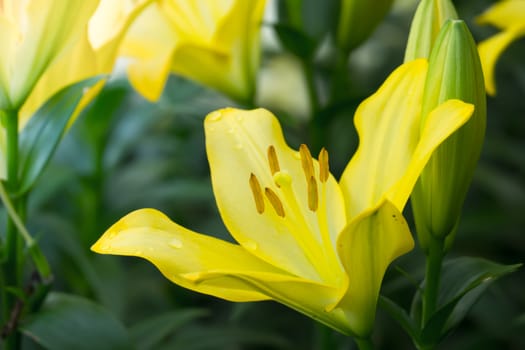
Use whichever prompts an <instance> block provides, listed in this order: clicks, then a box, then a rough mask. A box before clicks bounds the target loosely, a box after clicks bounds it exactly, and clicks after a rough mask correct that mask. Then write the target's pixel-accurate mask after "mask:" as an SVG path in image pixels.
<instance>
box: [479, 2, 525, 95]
mask: <svg viewBox="0 0 525 350" xmlns="http://www.w3.org/2000/svg"><path fill="white" fill-rule="evenodd" d="M477 22H478V23H479V24H490V25H493V26H495V27H497V28H499V29H501V30H502V32H501V33H498V34H496V35H494V36H492V37H491V38H489V39H487V40H485V41H482V42H481V43H480V44H479V46H478V50H479V55H480V58H481V64H482V66H483V73H484V75H485V87H486V89H487V93H489V94H490V95H495V94H496V84H495V80H494V70H495V66H496V62H497V60H498V58H499V57H500V56H501V54H502V53H503V51H504V50H505V49H506V48H507V47H508V46H509V45H510V44H511V43H512V42H513V41H514V40H516V39H517V38H519V37H521V36H524V35H525V0H506V1H501V2H499V3H497V4H496V5H494V6H492V7H491V8H489V9H488V10H487V11H486V12H485V13H483V14H482V15H480V16H479V17H478V18H477Z"/></svg>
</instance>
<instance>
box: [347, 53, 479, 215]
mask: <svg viewBox="0 0 525 350" xmlns="http://www.w3.org/2000/svg"><path fill="white" fill-rule="evenodd" d="M426 72H427V62H426V61H425V60H416V61H413V62H409V63H406V64H404V65H402V66H400V67H399V68H398V69H396V70H395V71H394V72H393V73H392V74H391V75H390V76H389V77H388V79H387V80H386V81H385V83H384V84H383V85H382V86H381V87H380V88H379V90H378V91H377V92H376V93H375V94H374V95H372V96H371V97H370V98H368V99H367V100H365V101H364V102H363V103H362V104H361V105H360V106H359V108H358V109H357V111H356V116H355V125H356V129H357V132H358V134H359V138H360V143H359V148H358V150H357V152H356V154H355V155H354V157H353V158H352V160H351V161H350V163H349V164H348V166H347V168H346V169H345V171H344V172H343V176H342V178H341V187H342V190H343V193H344V195H345V200H346V201H347V214H348V217H349V218H352V217H354V216H356V215H359V214H360V213H361V212H363V211H364V210H367V209H369V208H373V207H375V206H377V205H378V203H379V202H380V201H381V200H382V199H383V198H385V197H386V198H387V199H388V200H389V201H391V202H392V203H393V204H394V205H396V207H397V208H398V210H399V211H402V210H403V207H404V206H405V204H406V201H407V200H408V197H409V196H410V193H411V192H412V188H413V186H414V185H415V182H416V180H417V178H418V177H419V174H420V173H421V171H422V170H423V168H424V166H425V164H426V163H427V161H428V159H429V158H430V156H431V155H432V152H433V151H434V149H436V148H437V146H439V144H440V143H441V142H443V141H444V140H445V139H446V138H447V137H448V136H449V135H450V134H452V133H453V132H454V131H455V130H457V129H458V128H459V127H460V126H461V125H463V124H464V123H465V122H466V121H467V120H468V118H469V117H470V116H471V115H472V112H473V106H472V105H469V104H466V103H463V102H461V101H458V100H451V101H447V102H445V103H444V104H442V105H440V106H439V107H438V108H436V109H435V110H434V111H432V112H431V114H430V115H429V117H428V119H427V121H426V123H425V125H424V126H423V128H422V130H423V131H422V132H421V134H420V127H421V126H420V113H421V100H422V94H423V85H424V82H425V78H426Z"/></svg>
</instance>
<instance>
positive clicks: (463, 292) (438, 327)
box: [421, 257, 521, 344]
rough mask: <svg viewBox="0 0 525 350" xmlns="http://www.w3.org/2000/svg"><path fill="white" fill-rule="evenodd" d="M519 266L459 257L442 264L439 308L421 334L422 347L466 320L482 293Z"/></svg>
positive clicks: (438, 338)
mask: <svg viewBox="0 0 525 350" xmlns="http://www.w3.org/2000/svg"><path fill="white" fill-rule="evenodd" d="M520 266H521V264H517V265H502V264H498V263H495V262H492V261H489V260H486V259H481V258H471V257H462V258H457V259H452V260H448V261H447V262H445V264H444V265H443V270H442V274H441V288H440V293H439V295H438V308H437V310H436V312H435V313H434V315H432V317H431V318H430V319H429V321H428V322H427V324H426V325H425V327H424V329H423V331H422V333H421V341H422V342H423V344H436V343H437V342H439V340H440V339H442V338H443V337H444V336H446V335H447V334H448V333H449V332H450V331H451V330H452V329H453V328H454V327H455V326H456V325H458V324H459V322H461V321H462V320H463V318H465V316H466V314H467V312H468V311H469V310H470V308H471V307H472V306H473V305H474V303H475V302H476V301H477V300H478V298H479V297H480V296H481V295H482V294H483V292H484V291H485V290H486V289H487V287H489V285H490V284H492V283H493V282H494V281H496V280H497V279H498V278H499V277H502V276H504V275H506V274H509V273H511V272H514V271H516V270H517V269H518V268H519V267H520Z"/></svg>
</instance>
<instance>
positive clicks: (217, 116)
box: [208, 111, 222, 122]
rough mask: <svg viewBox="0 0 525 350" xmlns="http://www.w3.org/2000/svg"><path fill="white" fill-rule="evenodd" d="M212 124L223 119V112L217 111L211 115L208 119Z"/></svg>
mask: <svg viewBox="0 0 525 350" xmlns="http://www.w3.org/2000/svg"><path fill="white" fill-rule="evenodd" d="M208 118H209V119H210V120H211V121H212V122H216V121H218V120H220V119H221V118H222V112H221V111H215V112H212V113H211V114H210V116H209V117H208Z"/></svg>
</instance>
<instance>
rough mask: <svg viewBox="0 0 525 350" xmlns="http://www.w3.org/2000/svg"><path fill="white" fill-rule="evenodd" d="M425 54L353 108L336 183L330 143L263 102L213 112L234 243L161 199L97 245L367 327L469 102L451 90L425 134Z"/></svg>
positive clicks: (186, 277)
mask: <svg viewBox="0 0 525 350" xmlns="http://www.w3.org/2000/svg"><path fill="white" fill-rule="evenodd" d="M426 73H427V63H426V61H425V60H416V61H413V62H411V63H407V64H405V65H403V66H401V67H400V68H398V69H397V70H396V71H394V72H393V73H392V75H391V76H390V77H389V78H388V79H387V80H386V82H385V83H384V84H383V86H382V87H381V88H380V89H379V90H378V92H377V93H376V94H374V95H372V96H371V97H370V98H368V99H367V100H365V101H364V102H363V103H362V104H361V105H360V107H359V108H358V110H357V112H356V116H355V123H356V127H357V130H358V133H359V136H360V140H361V143H360V146H359V149H358V151H357V153H356V154H355V156H354V157H353V159H352V160H351V162H350V163H349V164H348V166H347V168H346V170H345V171H344V173H343V176H342V179H341V181H340V183H338V182H337V181H336V180H335V179H334V177H333V176H332V175H331V174H330V171H329V161H328V153H327V151H326V150H324V149H323V150H322V151H321V152H320V154H319V160H315V159H313V158H312V156H311V154H310V151H309V150H308V148H307V147H306V146H305V145H301V147H300V148H299V151H295V150H293V149H291V148H290V147H289V146H288V145H287V144H286V142H285V140H284V137H283V134H282V131H281V127H280V125H279V122H278V120H277V118H275V117H274V116H273V115H272V114H271V113H270V112H268V111H267V110H264V109H257V110H252V111H243V110H238V109H233V108H227V109H223V110H219V111H215V112H212V113H210V114H209V115H208V116H207V117H206V120H205V133H206V151H207V155H208V161H209V164H210V170H211V179H212V184H213V191H214V194H215V198H216V202H217V206H218V208H219V212H220V214H221V217H222V219H223V221H224V224H225V225H226V227H227V228H228V230H229V231H230V233H231V234H232V236H233V238H234V239H235V240H236V241H237V242H238V244H233V243H229V242H226V241H222V240H219V239H216V238H213V237H211V236H206V235H202V234H199V233H196V232H193V231H190V230H188V229H186V228H184V227H181V226H179V225H177V224H176V223H174V222H172V221H171V220H170V219H169V218H168V217H166V216H165V215H164V214H162V213H160V212H159V211H157V210H154V209H141V210H137V211H135V212H132V213H130V214H128V215H127V216H125V217H124V218H122V219H121V220H120V221H118V222H117V223H116V224H114V225H113V226H112V227H111V228H109V229H108V230H107V231H106V232H105V233H104V235H103V236H102V237H101V238H100V239H99V240H98V241H97V242H96V243H95V244H94V245H93V246H92V250H93V251H95V252H98V253H103V254H116V255H130V256H138V257H142V258H145V259H147V260H149V261H151V262H152V263H153V264H154V265H155V266H157V267H158V268H159V270H160V271H161V272H162V273H163V274H164V275H165V276H166V277H167V278H168V279H170V280H171V281H172V282H174V283H176V284H178V285H180V286H183V287H185V288H188V289H191V290H194V291H197V292H201V293H205V294H209V295H213V296H216V297H220V298H223V299H226V300H231V301H238V302H243V301H258V300H268V299H273V300H276V301H278V302H280V303H283V304H285V305H287V306H289V307H291V308H293V309H295V310H297V311H299V312H302V313H304V314H306V315H308V316H310V317H312V318H313V319H315V320H317V321H319V322H322V323H324V324H326V325H328V326H330V327H332V328H334V329H336V330H338V331H340V332H342V333H345V334H352V335H355V336H358V337H366V336H369V334H370V332H371V330H372V326H373V323H374V318H375V309H376V302H377V298H378V294H379V289H380V285H381V281H382V278H383V275H384V273H385V270H386V268H387V267H388V265H389V264H390V262H391V261H393V260H394V259H395V258H397V257H398V256H400V255H402V254H404V253H406V252H407V251H409V250H410V249H411V248H412V247H413V244H414V242H413V239H412V236H411V234H410V232H409V229H408V227H407V224H406V222H405V220H404V218H403V216H402V214H401V211H402V210H403V207H404V205H405V203H406V201H407V198H408V197H409V195H410V192H411V190H412V187H413V186H414V183H415V182H416V180H417V178H418V176H419V174H420V172H421V171H422V169H423V167H424V166H425V164H426V162H427V161H428V159H429V158H430V156H431V154H432V152H433V150H434V149H435V148H436V147H437V146H438V145H439V144H440V143H441V142H442V141H443V140H444V139H446V138H447V137H448V136H449V135H450V134H451V133H452V132H454V131H455V130H456V129H457V128H459V127H460V126H461V125H463V124H464V123H465V122H466V120H468V118H469V116H470V115H471V113H472V110H473V107H472V105H468V104H465V103H463V102H461V101H458V100H450V101H447V102H445V103H443V104H442V105H440V106H439V107H437V108H436V109H434V110H433V111H432V112H431V113H430V114H429V115H428V117H427V118H426V121H425V125H424V128H423V129H422V130H421V132H420V120H419V117H420V116H419V114H420V109H421V100H422V91H423V85H424V82H425V77H426Z"/></svg>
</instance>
